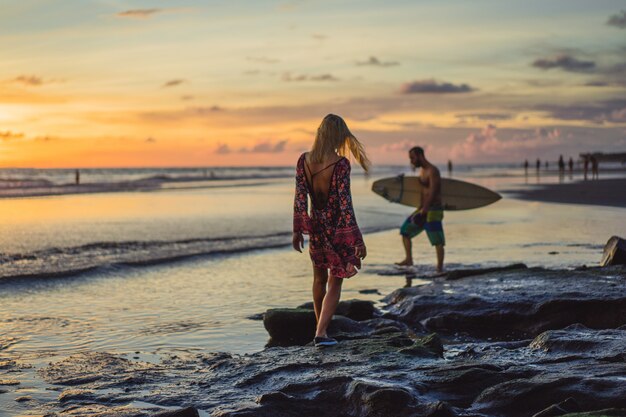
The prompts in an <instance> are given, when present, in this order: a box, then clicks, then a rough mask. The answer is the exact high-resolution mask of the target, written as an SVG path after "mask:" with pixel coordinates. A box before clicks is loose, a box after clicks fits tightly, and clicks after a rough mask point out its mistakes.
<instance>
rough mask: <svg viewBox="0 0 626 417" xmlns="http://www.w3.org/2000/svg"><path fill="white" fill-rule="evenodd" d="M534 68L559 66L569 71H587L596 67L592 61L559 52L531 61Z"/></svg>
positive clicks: (544, 68) (546, 68)
mask: <svg viewBox="0 0 626 417" xmlns="http://www.w3.org/2000/svg"><path fill="white" fill-rule="evenodd" d="M532 66H533V67H535V68H540V69H543V70H549V69H552V68H560V69H562V70H563V71H569V72H588V71H591V70H593V69H594V68H595V67H596V63H595V62H593V61H581V60H579V59H576V58H574V57H573V56H571V55H566V54H561V55H557V56H555V57H553V58H540V59H537V60H535V61H534V62H533V63H532Z"/></svg>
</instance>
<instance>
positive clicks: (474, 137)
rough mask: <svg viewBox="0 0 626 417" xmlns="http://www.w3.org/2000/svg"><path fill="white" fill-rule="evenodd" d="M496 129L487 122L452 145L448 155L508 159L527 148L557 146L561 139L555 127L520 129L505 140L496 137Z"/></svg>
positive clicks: (525, 151)
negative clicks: (478, 129) (479, 129)
mask: <svg viewBox="0 0 626 417" xmlns="http://www.w3.org/2000/svg"><path fill="white" fill-rule="evenodd" d="M497 130H498V129H497V127H496V126H495V125H493V124H488V125H487V126H486V127H484V128H483V129H482V130H481V131H480V132H473V133H470V134H469V135H468V136H467V137H466V138H465V140H463V141H462V142H459V143H457V144H455V145H454V146H452V148H451V150H450V157H451V158H452V159H461V160H472V159H473V160H477V159H487V158H509V159H510V158H511V157H519V156H521V155H525V154H527V153H528V151H529V150H534V151H536V150H537V149H540V148H546V147H553V146H557V145H559V144H561V139H562V134H561V131H560V130H559V129H556V128H537V129H534V130H522V131H519V132H514V133H513V135H512V136H510V137H509V138H508V139H506V140H503V139H501V138H499V137H498V135H497Z"/></svg>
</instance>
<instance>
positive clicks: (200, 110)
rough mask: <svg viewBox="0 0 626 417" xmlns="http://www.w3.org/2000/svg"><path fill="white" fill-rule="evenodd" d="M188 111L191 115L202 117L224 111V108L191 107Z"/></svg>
mask: <svg viewBox="0 0 626 417" xmlns="http://www.w3.org/2000/svg"><path fill="white" fill-rule="evenodd" d="M187 111H188V112H190V113H191V114H194V115H198V116H202V115H205V114H209V113H215V112H220V111H224V108H223V107H220V106H208V107H189V108H188V109H187Z"/></svg>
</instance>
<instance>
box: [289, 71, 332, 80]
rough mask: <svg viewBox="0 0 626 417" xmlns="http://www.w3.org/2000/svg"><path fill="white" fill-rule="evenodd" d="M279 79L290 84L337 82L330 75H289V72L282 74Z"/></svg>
mask: <svg viewBox="0 0 626 417" xmlns="http://www.w3.org/2000/svg"><path fill="white" fill-rule="evenodd" d="M281 79H282V80H283V81H287V82H291V81H339V78H337V77H335V76H333V75H332V74H320V75H305V74H301V75H291V73H289V72H286V73H284V74H283V75H282V77H281Z"/></svg>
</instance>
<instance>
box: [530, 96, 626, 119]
mask: <svg viewBox="0 0 626 417" xmlns="http://www.w3.org/2000/svg"><path fill="white" fill-rule="evenodd" d="M537 110H541V111H545V112H548V113H549V114H550V116H552V117H553V118H555V119H561V120H582V121H587V122H593V123H597V124H603V123H607V122H612V123H622V122H626V117H624V116H625V113H626V112H625V110H626V99H613V100H606V101H601V102H597V103H590V104H574V105H567V106H564V105H554V104H545V105H541V106H537Z"/></svg>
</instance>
